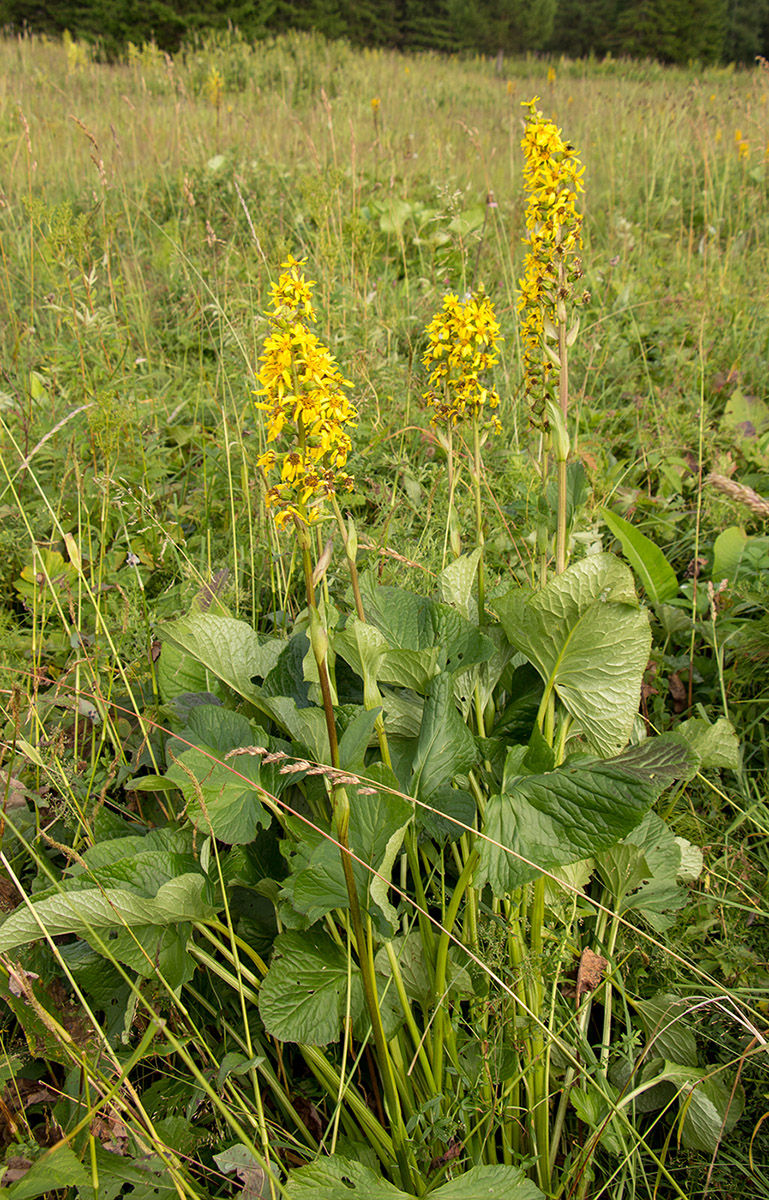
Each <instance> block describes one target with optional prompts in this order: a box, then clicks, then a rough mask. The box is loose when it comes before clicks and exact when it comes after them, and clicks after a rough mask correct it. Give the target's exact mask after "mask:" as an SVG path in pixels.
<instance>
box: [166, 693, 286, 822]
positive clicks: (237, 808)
mask: <svg viewBox="0 0 769 1200" xmlns="http://www.w3.org/2000/svg"><path fill="white" fill-rule="evenodd" d="M255 739H256V740H258V741H260V742H264V741H265V740H266V735H265V734H264V731H263V730H261V729H257V730H256V731H255V730H254V728H253V727H252V725H251V723H250V722H249V721H248V720H247V719H246V718H245V717H244V716H242V715H241V714H240V713H235V712H232V711H231V710H230V709H226V708H222V707H221V706H218V705H213V704H207V705H200V706H199V707H197V708H194V709H193V710H192V712H191V713H190V719H189V724H188V725H187V726H186V728H185V729H183V730H182V732H181V733H180V734H179V736H178V738H174V739H171V740H170V741H169V743H168V754H169V757H171V756H175V757H176V759H177V761H176V762H172V764H171V766H170V767H169V768H168V771H167V772H166V777H167V778H168V779H170V780H171V782H172V783H174V784H175V785H176V786H177V787H178V788H179V790H180V791H181V792H182V793H183V794H184V798H185V800H186V802H187V809H186V811H187V815H188V817H189V819H190V821H191V822H192V823H193V825H194V826H195V828H196V829H200V830H202V831H203V833H205V834H212V835H213V836H214V837H215V838H217V839H218V840H219V841H222V842H226V843H227V844H228V845H243V844H245V843H247V842H252V841H253V840H254V838H255V837H256V833H257V829H258V827H259V826H260V825H261V826H264V827H265V828H266V827H267V826H268V825H269V824H270V821H271V819H272V818H271V815H270V812H269V810H268V809H266V808H265V807H264V805H263V804H262V802H261V799H260V794H263V792H264V791H265V790H266V791H269V790H270V786H269V785H270V784H272V783H274V776H273V775H272V774H271V775H270V778H269V780H268V781H265V783H262V768H261V762H260V759H259V757H258V756H257V755H250V754H241V755H238V756H237V757H234V758H232V759H230V760H229V761H226V762H225V761H223V760H224V759H225V758H226V756H227V755H228V754H229V753H230V751H231V750H236V749H240V748H242V747H249V746H253V745H254V742H255ZM189 743H193V745H192V746H189ZM182 748H184V749H183V752H182Z"/></svg>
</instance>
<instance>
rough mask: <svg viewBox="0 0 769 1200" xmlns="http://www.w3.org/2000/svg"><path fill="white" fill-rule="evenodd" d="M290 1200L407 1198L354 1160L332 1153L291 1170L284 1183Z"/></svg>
mask: <svg viewBox="0 0 769 1200" xmlns="http://www.w3.org/2000/svg"><path fill="white" fill-rule="evenodd" d="M286 1194H287V1195H288V1196H289V1197H290V1200H321V1197H322V1200H351V1197H353V1196H354V1200H409V1197H408V1196H407V1194H406V1192H402V1191H401V1190H400V1188H397V1187H395V1185H394V1184H392V1183H388V1182H387V1180H386V1179H383V1178H382V1176H381V1175H377V1174H376V1172H375V1171H372V1170H371V1168H370V1167H366V1166H364V1164H363V1163H361V1162H356V1161H355V1159H349V1158H343V1157H342V1155H341V1154H332V1155H329V1157H328V1158H320V1159H318V1160H317V1162H314V1163H311V1164H310V1166H308V1167H300V1168H299V1169H298V1170H296V1171H292V1172H291V1175H290V1176H289V1179H288V1182H287V1184H286Z"/></svg>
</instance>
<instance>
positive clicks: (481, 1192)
mask: <svg viewBox="0 0 769 1200" xmlns="http://www.w3.org/2000/svg"><path fill="white" fill-rule="evenodd" d="M286 1191H287V1193H288V1196H289V1197H290V1198H291V1200H318V1198H319V1197H322V1200H351V1197H352V1196H354V1197H355V1200H410V1198H409V1196H408V1193H406V1192H402V1191H401V1190H400V1188H397V1187H395V1185H394V1184H392V1183H388V1182H387V1180H386V1179H382V1177H381V1175H377V1174H376V1172H374V1171H372V1170H371V1169H370V1168H369V1167H366V1166H364V1165H363V1163H360V1162H356V1161H355V1160H354V1159H349V1158H343V1157H342V1156H341V1155H339V1154H333V1155H331V1156H330V1157H329V1158H322V1159H318V1161H317V1162H314V1163H312V1164H311V1165H310V1166H308V1167H300V1168H299V1170H297V1171H292V1172H291V1176H290V1178H289V1180H288V1183H287V1185H286ZM430 1196H431V1197H432V1196H435V1197H437V1198H438V1200H541V1198H542V1192H541V1191H540V1190H539V1188H538V1187H537V1186H536V1184H533V1183H532V1182H531V1181H530V1180H528V1179H527V1178H526V1176H525V1175H524V1173H523V1171H521V1170H520V1168H519V1167H505V1166H494V1167H471V1168H470V1170H469V1171H466V1172H465V1174H464V1175H460V1176H459V1178H458V1179H452V1180H451V1181H450V1182H449V1183H444V1184H443V1185H442V1186H441V1187H439V1188H436V1189H435V1191H431V1192H430Z"/></svg>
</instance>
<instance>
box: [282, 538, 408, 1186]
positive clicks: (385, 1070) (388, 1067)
mask: <svg viewBox="0 0 769 1200" xmlns="http://www.w3.org/2000/svg"><path fill="white" fill-rule="evenodd" d="M297 531H298V534H299V545H300V548H301V551H302V562H303V565H304V578H305V585H306V591H307V605H308V608H309V609H310V616H311V624H310V635H311V642H312V648H313V652H314V655H315V661H316V663H317V665H318V678H319V680H320V690H321V696H322V698H323V710H324V713H325V716H326V728H327V731H328V743H329V754H330V757H331V765H332V766H333V767H334V768H335V769H337V770H338V769H339V743H338V740H337V734H336V720H335V717H334V705H333V702H332V699H331V687H330V684H329V678H328V667H327V664H326V646H325V640H324V637H323V636H322V633H323V632H325V631H322V633H321V634H319V633H318V627H317V626H314V625H313V622H312V617H313V616H314V615H315V614H317V604H316V601H315V588H314V586H313V582H312V562H311V559H310V544H309V538H308V537H307V531H306V528H304V527H303V526H302V524H301V522H300V521H299V520H297ZM331 794H332V803H333V810H334V820H335V824H336V835H337V840H338V842H339V847H340V852H341V856H342V870H343V872H344V878H345V884H346V887H347V896H348V899H349V902H350V919H351V922H352V929H353V934H354V936H355V945H356V949H357V952H358V962H359V964H360V970H361V978H362V982H363V993H364V996H365V998H366V1007H367V1008H368V1012H369V1017H370V1019H371V1030H372V1034H373V1037H374V1046H375V1049H376V1054H377V1060H378V1063H379V1070H380V1073H381V1076H382V1083H383V1085H384V1091H385V1097H386V1100H387V1106H388V1109H389V1113H390V1121H391V1122H392V1126H393V1134H392V1138H393V1148H394V1150H395V1158H396V1161H397V1163H398V1170H399V1173H400V1179H401V1184H402V1186H403V1188H404V1190H406V1191H409V1190H411V1189H412V1188H414V1187H415V1186H416V1187H419V1180H418V1179H417V1177H416V1175H415V1174H414V1173H413V1172H412V1170H411V1166H410V1164H409V1160H408V1155H407V1153H406V1128H405V1125H404V1121H403V1114H402V1112H401V1107H400V1099H399V1096H398V1089H397V1087H396V1084H395V1078H394V1075H393V1064H392V1060H391V1058H390V1054H389V1051H388V1048H387V1041H386V1038H385V1033H384V1027H383V1025H382V1014H381V1012H380V1009H379V997H378V995H377V987H376V974H375V970H374V949H373V938H372V937H371V936H368V937H367V936H366V931H365V929H364V925H363V915H362V913H361V907H360V901H359V899H358V888H357V884H356V882H355V875H354V872H353V865H352V858H351V854H350V841H349V824H350V801H349V799H348V796H347V792H346V791H345V789H344V788H343V787H339V786H335V787H332V789H331ZM369 934H370V930H369Z"/></svg>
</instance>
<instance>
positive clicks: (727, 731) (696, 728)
mask: <svg viewBox="0 0 769 1200" xmlns="http://www.w3.org/2000/svg"><path fill="white" fill-rule="evenodd" d="M676 733H677V734H678V735H679V736H680V737H682V738H684V739H685V740H686V741H687V742H688V743H689V745H690V746H691V747H692V749H693V750H695V751H696V753H697V754H698V755H699V758H700V765H701V766H703V767H729V768H730V769H731V770H732V771H736V770H737V769H738V767H739V765H740V740H739V738H738V737H737V733H736V731H735V729H734V726H733V725H732V723H731V721H728V720H727V719H726V717H719V718H718V720H717V721H716V722H714V724H712V725H711V724H710V722H709V721H706V720H704V718H702V717H690V718H689V720H688V721H682V722H681V724H680V725H676Z"/></svg>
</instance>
